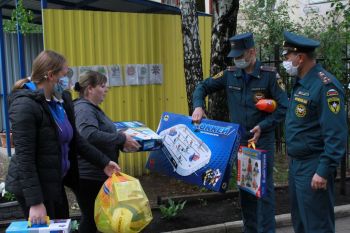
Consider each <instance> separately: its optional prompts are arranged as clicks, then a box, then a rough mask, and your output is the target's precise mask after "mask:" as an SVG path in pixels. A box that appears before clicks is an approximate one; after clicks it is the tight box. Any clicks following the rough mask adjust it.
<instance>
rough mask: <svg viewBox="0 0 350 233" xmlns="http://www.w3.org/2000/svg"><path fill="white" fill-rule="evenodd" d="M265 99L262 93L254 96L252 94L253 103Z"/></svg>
mask: <svg viewBox="0 0 350 233" xmlns="http://www.w3.org/2000/svg"><path fill="white" fill-rule="evenodd" d="M264 98H265V94H264V93H262V92H260V91H259V92H256V93H255V94H254V101H255V102H256V103H257V102H258V101H259V100H261V99H264Z"/></svg>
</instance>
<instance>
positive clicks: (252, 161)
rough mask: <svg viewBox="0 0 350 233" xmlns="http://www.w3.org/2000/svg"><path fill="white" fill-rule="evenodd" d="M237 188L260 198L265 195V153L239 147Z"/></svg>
mask: <svg viewBox="0 0 350 233" xmlns="http://www.w3.org/2000/svg"><path fill="white" fill-rule="evenodd" d="M237 186H238V187H239V188H240V189H242V190H245V191H247V192H249V193H251V194H253V195H254V196H256V197H258V198H260V197H263V196H264V195H265V193H266V151H264V150H258V149H252V148H248V147H245V146H241V147H239V150H238V158H237Z"/></svg>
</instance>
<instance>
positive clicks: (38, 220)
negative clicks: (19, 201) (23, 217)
mask: <svg viewBox="0 0 350 233" xmlns="http://www.w3.org/2000/svg"><path fill="white" fill-rule="evenodd" d="M46 215H47V214H46V208H45V205H44V204H43V203H40V204H38V205H32V206H31V207H30V209H29V220H30V222H31V223H32V224H44V223H45V221H46Z"/></svg>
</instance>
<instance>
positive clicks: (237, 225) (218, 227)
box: [165, 204, 350, 233]
mask: <svg viewBox="0 0 350 233" xmlns="http://www.w3.org/2000/svg"><path fill="white" fill-rule="evenodd" d="M334 213H335V218H343V217H347V216H350V204H349V205H341V206H336V207H335V208H334ZM275 219H276V228H281V227H287V226H291V225H292V222H291V217H290V214H281V215H276V216H275ZM242 227H243V221H242V220H240V221H234V222H226V223H221V224H215V225H209V226H203V227H196V228H189V229H184V230H177V231H169V232H165V233H241V232H242Z"/></svg>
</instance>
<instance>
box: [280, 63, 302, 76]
mask: <svg viewBox="0 0 350 233" xmlns="http://www.w3.org/2000/svg"><path fill="white" fill-rule="evenodd" d="M283 67H284V69H286V72H287V73H288V74H289V75H290V76H297V75H298V68H299V66H293V62H292V61H284V62H283Z"/></svg>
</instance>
